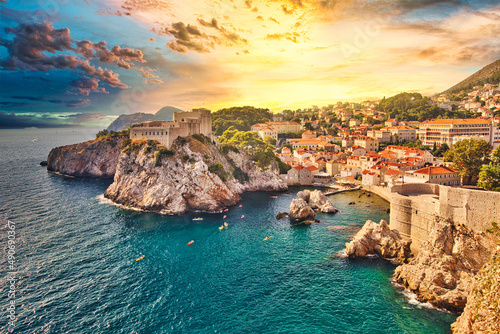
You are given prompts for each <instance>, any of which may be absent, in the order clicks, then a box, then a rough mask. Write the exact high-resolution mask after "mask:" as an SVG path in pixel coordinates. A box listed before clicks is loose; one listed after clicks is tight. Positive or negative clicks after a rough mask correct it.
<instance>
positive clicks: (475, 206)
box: [390, 184, 500, 252]
mask: <svg viewBox="0 0 500 334" xmlns="http://www.w3.org/2000/svg"><path fill="white" fill-rule="evenodd" d="M390 202H391V215H390V226H391V228H392V229H397V230H398V231H399V232H400V233H401V235H402V236H404V237H408V238H411V239H412V251H413V252H418V249H419V247H420V245H421V243H422V242H423V241H424V240H425V239H426V237H427V235H428V233H429V232H430V230H431V228H432V226H433V224H434V223H435V222H436V220H438V219H449V220H450V221H453V222H454V223H455V224H460V225H462V224H463V225H465V226H467V227H468V228H470V229H472V230H473V231H475V232H484V231H485V230H486V229H487V228H488V227H490V226H491V223H492V222H494V221H496V222H500V193H498V192H491V191H481V190H471V189H463V188H452V187H447V186H440V185H435V184H405V185H398V186H394V187H393V188H391V199H390Z"/></svg>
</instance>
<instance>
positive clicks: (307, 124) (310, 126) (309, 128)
mask: <svg viewBox="0 0 500 334" xmlns="http://www.w3.org/2000/svg"><path fill="white" fill-rule="evenodd" d="M304 129H306V130H313V129H314V128H313V126H312V124H311V122H306V124H304Z"/></svg>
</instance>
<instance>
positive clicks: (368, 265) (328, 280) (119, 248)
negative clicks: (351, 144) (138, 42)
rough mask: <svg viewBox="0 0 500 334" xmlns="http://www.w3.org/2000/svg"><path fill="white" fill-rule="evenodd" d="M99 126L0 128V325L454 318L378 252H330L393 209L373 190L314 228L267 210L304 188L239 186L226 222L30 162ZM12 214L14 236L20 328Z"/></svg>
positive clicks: (250, 327) (240, 326)
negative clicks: (174, 212) (428, 302)
mask: <svg viewBox="0 0 500 334" xmlns="http://www.w3.org/2000/svg"><path fill="white" fill-rule="evenodd" d="M95 132H96V131H95V130H88V129H86V130H81V129H78V130H68V129H64V130H61V129H57V130H54V129H50V130H46V129H43V130H39V129H25V130H0V153H1V158H0V173H1V174H0V189H1V197H0V217H1V219H2V222H1V229H0V245H1V247H2V250H3V251H2V254H0V270H1V278H0V311H1V313H0V332H2V333H7V332H8V331H9V330H12V329H14V332H16V333H127V334H130V333H301V334H306V333H447V332H448V330H449V325H450V324H451V323H452V322H453V321H454V320H455V316H454V315H450V314H447V313H443V312H439V311H437V310H432V309H428V308H425V307H422V306H421V305H419V304H417V303H411V300H409V299H408V297H407V296H405V295H404V294H402V293H401V292H400V291H399V290H398V289H397V288H395V287H393V286H392V285H391V282H390V276H391V274H392V273H393V271H394V266H393V265H391V264H389V263H387V262H386V261H382V260H377V259H371V260H370V259H369V260H348V259H345V258H339V257H335V254H337V253H339V252H340V251H341V250H342V249H344V248H345V243H346V242H347V241H349V239H350V237H352V235H353V233H355V232H354V231H355V229H356V227H358V228H359V227H361V226H362V225H363V223H364V222H365V221H366V220H367V219H372V220H375V221H377V222H378V221H379V220H380V219H382V218H384V219H388V215H387V214H386V213H385V212H384V211H383V210H384V209H386V208H387V207H388V204H387V203H386V202H385V201H383V200H382V199H380V198H378V197H377V196H375V195H372V196H371V197H366V196H363V197H361V198H358V195H359V192H353V193H346V194H342V195H335V196H332V197H330V199H331V201H332V202H333V203H334V205H335V206H336V207H337V208H339V209H340V210H341V213H338V214H335V215H327V214H320V215H319V218H320V219H321V223H319V224H314V225H311V226H291V225H290V223H289V222H288V220H287V219H282V220H276V219H275V215H276V212H278V211H288V206H289V204H290V202H291V200H292V198H293V195H294V194H295V193H296V192H297V191H298V190H299V189H292V190H291V194H269V193H247V194H244V195H243V196H242V197H243V201H242V202H241V203H240V204H242V207H241V208H238V206H236V207H232V208H230V210H229V212H227V213H226V214H227V216H228V217H227V219H225V220H223V219H222V216H223V214H188V215H186V216H183V217H170V216H161V215H157V214H145V213H139V212H133V211H128V210H124V209H121V208H118V207H116V206H113V205H110V204H108V203H105V202H104V201H103V200H102V199H100V195H102V194H103V193H104V191H105V190H106V188H107V187H108V185H109V184H110V182H111V181H103V180H94V179H77V178H69V177H62V176H59V175H55V174H51V173H47V171H46V169H45V168H44V167H40V166H39V165H38V163H39V162H40V161H41V160H46V157H47V154H48V153H49V151H50V149H51V148H52V147H55V146H59V145H64V144H71V143H76V142H79V141H83V140H87V139H92V137H93V134H94V133H95ZM269 195H280V198H278V199H271V198H269ZM351 201H356V204H355V205H348V203H349V202H351ZM242 215H244V216H245V217H244V219H241V218H240V217H241V216H242ZM197 216H201V217H203V218H204V220H203V221H192V218H194V217H197ZM7 219H8V220H11V221H12V222H14V223H15V233H16V237H17V239H16V244H15V246H16V249H15V250H16V252H17V253H16V260H15V263H14V265H15V269H16V271H17V275H16V295H15V305H16V309H15V312H16V315H17V317H18V319H17V322H16V324H15V327H12V326H9V325H8V323H7V320H8V319H7V315H8V310H7V307H8V305H9V302H10V300H11V298H9V296H8V292H9V289H10V287H9V285H8V284H7V281H6V278H7V272H8V271H10V270H9V263H8V260H7V250H8V248H7ZM224 221H227V222H228V224H229V226H228V228H227V229H224V230H222V231H219V229H218V227H219V226H221V225H222V223H223V222H224ZM265 237H271V238H270V239H269V240H267V241H263V239H264V238H265ZM190 240H194V243H193V244H192V245H190V246H187V245H186V244H187V243H188V242H189V241H190ZM141 255H145V257H144V259H143V260H141V261H139V262H137V261H136V259H137V258H138V257H140V256H141Z"/></svg>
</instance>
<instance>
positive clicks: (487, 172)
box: [477, 146, 500, 191]
mask: <svg viewBox="0 0 500 334" xmlns="http://www.w3.org/2000/svg"><path fill="white" fill-rule="evenodd" d="M477 185H478V186H479V187H483V188H486V189H488V190H493V191H500V146H499V147H497V148H496V149H495V150H494V151H493V153H492V154H491V162H490V163H489V164H488V165H483V166H482V167H481V171H480V172H479V181H478V182H477Z"/></svg>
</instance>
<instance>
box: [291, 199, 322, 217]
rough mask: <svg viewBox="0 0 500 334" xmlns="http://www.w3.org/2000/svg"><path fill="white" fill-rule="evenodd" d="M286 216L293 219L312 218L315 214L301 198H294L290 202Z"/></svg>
mask: <svg viewBox="0 0 500 334" xmlns="http://www.w3.org/2000/svg"><path fill="white" fill-rule="evenodd" d="M288 216H289V217H290V219H291V220H293V221H304V220H313V219H314V217H315V216H316V214H315V213H314V210H313V209H311V207H310V206H309V205H308V204H307V202H306V201H304V200H303V199H302V198H294V199H293V200H292V203H290V212H289V213H288Z"/></svg>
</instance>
